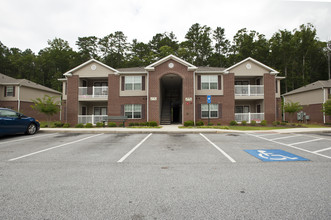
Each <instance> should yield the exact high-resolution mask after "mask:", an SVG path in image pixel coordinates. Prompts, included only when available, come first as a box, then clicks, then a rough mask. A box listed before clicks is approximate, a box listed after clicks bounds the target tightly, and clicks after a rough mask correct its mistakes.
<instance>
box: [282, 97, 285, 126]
mask: <svg viewBox="0 0 331 220" xmlns="http://www.w3.org/2000/svg"><path fill="white" fill-rule="evenodd" d="M282 97H283V103H284V104H283V121H285V107H284V106H285V96H284V95H282Z"/></svg>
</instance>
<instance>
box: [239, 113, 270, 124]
mask: <svg viewBox="0 0 331 220" xmlns="http://www.w3.org/2000/svg"><path fill="white" fill-rule="evenodd" d="M234 115H235V120H236V122H242V121H246V122H247V123H250V122H251V121H256V122H257V123H260V122H261V121H262V120H264V113H235V114H234Z"/></svg>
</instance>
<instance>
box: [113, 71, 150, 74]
mask: <svg viewBox="0 0 331 220" xmlns="http://www.w3.org/2000/svg"><path fill="white" fill-rule="evenodd" d="M147 73H148V72H147V71H144V72H143V71H141V72H139V71H133V72H128V71H124V72H117V74H119V75H130V74H132V75H136V74H138V75H139V74H143V75H145V74H147Z"/></svg>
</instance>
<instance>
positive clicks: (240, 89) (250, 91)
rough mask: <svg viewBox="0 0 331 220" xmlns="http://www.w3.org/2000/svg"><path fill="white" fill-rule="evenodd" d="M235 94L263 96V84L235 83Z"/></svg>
mask: <svg viewBox="0 0 331 220" xmlns="http://www.w3.org/2000/svg"><path fill="white" fill-rule="evenodd" d="M234 90H235V95H238V96H263V95H264V86H263V85H235V88H234Z"/></svg>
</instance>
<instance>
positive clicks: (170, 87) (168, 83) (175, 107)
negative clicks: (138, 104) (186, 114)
mask: <svg viewBox="0 0 331 220" xmlns="http://www.w3.org/2000/svg"><path fill="white" fill-rule="evenodd" d="M182 87H183V86H182V78H181V77H180V76H178V75H176V74H167V75H165V76H163V77H162V78H161V80H160V93H161V96H160V97H161V100H160V108H161V122H160V124H162V125H167V124H176V123H182Z"/></svg>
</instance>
